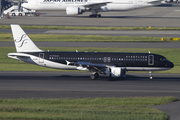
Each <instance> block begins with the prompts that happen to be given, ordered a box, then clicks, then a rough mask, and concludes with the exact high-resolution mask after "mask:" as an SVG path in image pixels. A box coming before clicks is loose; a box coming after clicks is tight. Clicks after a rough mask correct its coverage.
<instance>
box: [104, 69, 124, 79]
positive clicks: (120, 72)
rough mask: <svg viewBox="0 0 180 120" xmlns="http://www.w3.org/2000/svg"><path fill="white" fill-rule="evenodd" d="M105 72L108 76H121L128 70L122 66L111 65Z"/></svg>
mask: <svg viewBox="0 0 180 120" xmlns="http://www.w3.org/2000/svg"><path fill="white" fill-rule="evenodd" d="M105 74H106V76H108V77H121V76H122V75H125V74H126V71H125V70H123V69H122V68H120V67H110V68H106V71H105Z"/></svg>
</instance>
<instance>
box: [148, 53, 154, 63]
mask: <svg viewBox="0 0 180 120" xmlns="http://www.w3.org/2000/svg"><path fill="white" fill-rule="evenodd" d="M148 65H154V55H149V56H148Z"/></svg>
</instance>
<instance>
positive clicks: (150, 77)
mask: <svg viewBox="0 0 180 120" xmlns="http://www.w3.org/2000/svg"><path fill="white" fill-rule="evenodd" d="M149 79H150V80H152V79H153V76H152V71H149Z"/></svg>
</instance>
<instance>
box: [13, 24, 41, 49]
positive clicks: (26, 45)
mask: <svg viewBox="0 0 180 120" xmlns="http://www.w3.org/2000/svg"><path fill="white" fill-rule="evenodd" d="M11 30H12V34H13V38H14V43H15V46H16V51H17V52H42V50H40V49H39V48H38V47H37V46H36V45H35V44H34V43H33V41H32V40H31V39H30V38H29V36H28V35H27V34H26V33H25V32H24V30H23V29H22V28H21V27H20V26H19V25H14V24H11Z"/></svg>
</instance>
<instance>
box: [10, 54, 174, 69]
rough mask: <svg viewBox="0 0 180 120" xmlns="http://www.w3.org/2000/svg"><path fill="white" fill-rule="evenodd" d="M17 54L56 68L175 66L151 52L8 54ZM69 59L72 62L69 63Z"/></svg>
mask: <svg viewBox="0 0 180 120" xmlns="http://www.w3.org/2000/svg"><path fill="white" fill-rule="evenodd" d="M16 54H18V55H19V54H21V55H19V56H24V57H18V60H21V61H24V62H28V63H32V64H37V65H40V66H44V67H50V68H55V69H69V70H81V69H82V70H85V69H83V68H87V66H88V64H89V66H90V65H91V64H101V65H102V67H105V66H109V67H111V66H114V67H121V68H122V69H123V70H125V71H159V70H168V69H171V68H172V67H173V66H174V65H173V63H171V62H170V61H168V60H167V59H166V58H165V57H163V56H161V55H158V54H151V53H107V52H28V53H10V54H8V56H9V57H10V56H16ZM18 55H17V56H18ZM27 58H28V59H27ZM14 59H16V58H14ZM67 61H70V63H69V64H67ZM83 63H86V65H84V64H83ZM76 64H77V65H76ZM79 64H81V65H82V66H79ZM103 65H104V66H103ZM99 67H101V66H99ZM89 69H91V68H90V67H89ZM88 71H89V70H88ZM90 71H91V70H90Z"/></svg>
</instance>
